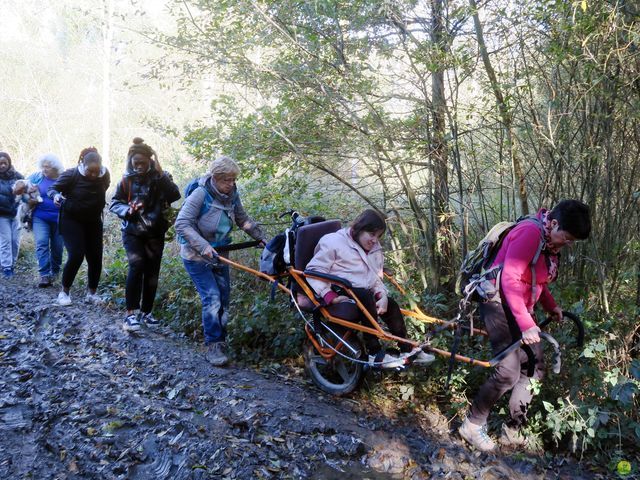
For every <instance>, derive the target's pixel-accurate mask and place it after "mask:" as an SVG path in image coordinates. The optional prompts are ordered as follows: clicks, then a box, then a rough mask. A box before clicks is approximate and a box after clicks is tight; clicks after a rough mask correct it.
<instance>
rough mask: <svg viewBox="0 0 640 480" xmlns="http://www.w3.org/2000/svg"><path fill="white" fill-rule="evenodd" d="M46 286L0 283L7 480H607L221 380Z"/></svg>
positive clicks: (162, 333)
mask: <svg viewBox="0 0 640 480" xmlns="http://www.w3.org/2000/svg"><path fill="white" fill-rule="evenodd" d="M32 284H33V279H32V278H31V276H29V277H27V276H26V275H24V274H20V275H18V276H17V277H15V278H14V279H12V280H9V281H7V280H0V307H1V310H0V311H1V317H0V371H1V372H2V375H1V376H0V392H1V393H0V478H2V479H22V478H37V479H74V478H96V479H154V480H157V479H159V480H162V479H201V478H202V479H204V478H226V479H254V478H258V479H259V478H263V479H271V478H273V479H280V478H295V479H297V478H300V479H302V478H304V479H307V478H316V479H332V478H336V479H337V478H340V479H359V478H369V479H396V478H410V479H422V478H450V479H469V478H478V479H494V478H495V479H498V478H505V479H507V478H508V479H513V478H531V479H538V478H559V477H560V478H595V477H593V476H590V475H588V474H579V473H577V472H578V471H579V470H578V469H577V467H576V465H571V464H568V463H566V462H565V463H563V462H557V461H556V460H546V461H543V460H542V459H540V458H538V459H535V458H534V459H531V458H523V457H522V456H518V457H511V456H509V455H504V454H498V455H486V454H482V455H480V454H477V453H474V452H470V451H469V450H467V449H466V448H465V447H464V446H463V445H462V443H461V441H460V440H459V439H458V438H457V436H456V435H455V434H454V433H451V432H450V430H449V429H450V427H449V425H448V424H447V422H446V421H445V420H444V419H437V418H436V419H434V421H433V422H431V424H430V425H421V426H417V425H415V423H416V422H409V421H407V422H404V424H403V422H402V421H397V419H396V420H394V421H392V420H391V419H388V418H385V417H384V416H381V415H380V414H379V413H375V412H373V409H371V408H367V405H366V404H364V402H361V401H359V400H358V401H356V400H353V399H336V398H331V397H328V396H326V395H323V394H322V393H321V392H320V391H319V390H317V389H316V388H315V387H313V386H312V385H310V384H309V382H308V381H307V379H305V378H294V379H293V380H285V379H282V378H280V376H278V375H276V374H272V373H268V372H267V373H265V372H259V371H254V370H251V369H248V368H243V367H241V366H239V365H230V366H228V367H226V368H215V367H211V366H209V365H208V364H207V363H206V362H205V361H204V358H203V356H202V352H201V351H200V346H199V345H197V344H194V343H193V342H192V341H190V340H187V339H185V338H182V337H181V336H180V335H177V334H175V333H174V332H172V331H170V330H169V329H160V330H158V331H148V330H144V331H143V332H142V333H141V334H140V335H138V336H130V335H127V334H125V333H124V332H123V331H122V330H121V328H120V320H121V317H122V313H123V312H122V311H120V310H117V309H114V308H111V307H110V306H108V305H102V306H95V305H88V304H84V303H81V302H80V301H78V300H77V299H78V298H81V295H80V292H76V291H72V297H73V298H74V299H76V300H75V303H74V304H72V305H71V306H68V307H58V306H55V305H54V304H53V301H54V299H55V296H56V294H57V289H51V288H50V289H44V290H42V289H37V288H35V287H33V286H32ZM516 458H517V459H516Z"/></svg>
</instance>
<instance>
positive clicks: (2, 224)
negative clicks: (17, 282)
mask: <svg viewBox="0 0 640 480" xmlns="http://www.w3.org/2000/svg"><path fill="white" fill-rule="evenodd" d="M23 178H24V177H23V176H22V175H21V174H20V173H18V172H16V170H15V169H14V168H13V166H12V165H11V157H10V156H9V154H8V153H6V152H0V267H2V275H3V277H4V278H6V279H9V278H11V277H13V274H14V267H15V264H16V260H17V259H18V252H19V250H20V225H19V222H18V219H17V217H16V216H17V214H18V203H17V202H16V192H15V191H14V184H15V182H16V181H17V180H21V179H23Z"/></svg>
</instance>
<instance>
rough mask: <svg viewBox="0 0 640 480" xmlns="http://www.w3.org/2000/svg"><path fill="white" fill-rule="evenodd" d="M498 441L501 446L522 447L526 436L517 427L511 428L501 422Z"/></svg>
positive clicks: (525, 441)
mask: <svg viewBox="0 0 640 480" xmlns="http://www.w3.org/2000/svg"><path fill="white" fill-rule="evenodd" d="M499 442H500V445H502V446H503V447H512V448H517V447H524V446H525V445H526V444H527V438H526V437H525V436H524V435H523V434H522V432H521V431H520V429H519V428H512V427H509V426H508V425H507V424H506V423H503V424H502V433H501V434H500V439H499Z"/></svg>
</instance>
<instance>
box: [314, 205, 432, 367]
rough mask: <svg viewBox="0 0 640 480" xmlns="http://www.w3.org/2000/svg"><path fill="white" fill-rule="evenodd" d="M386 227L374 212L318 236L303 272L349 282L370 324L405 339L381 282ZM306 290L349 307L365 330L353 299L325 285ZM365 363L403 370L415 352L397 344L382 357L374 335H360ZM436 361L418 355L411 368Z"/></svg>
mask: <svg viewBox="0 0 640 480" xmlns="http://www.w3.org/2000/svg"><path fill="white" fill-rule="evenodd" d="M386 229H387V225H386V222H385V219H384V217H383V216H382V215H381V214H380V213H378V212H376V211H375V210H371V209H369V210H365V211H364V212H362V213H360V215H358V217H357V218H356V219H355V220H354V221H353V223H352V224H351V226H350V227H346V228H343V229H341V230H338V231H337V232H334V233H329V234H328V235H325V236H323V237H322V238H321V239H320V241H319V242H318V245H317V246H316V249H315V251H314V255H313V258H312V259H311V261H310V262H309V263H308V264H307V266H306V270H313V271H315V272H318V273H324V274H329V275H334V276H336V277H340V278H344V279H345V280H349V281H350V282H351V284H352V285H353V286H354V288H353V293H354V294H355V295H356V296H357V297H358V299H359V300H360V302H361V303H362V304H363V305H364V306H365V307H366V309H367V310H368V312H369V313H370V314H371V316H372V317H373V318H374V319H375V318H378V316H379V317H380V318H382V319H383V320H384V322H385V323H386V324H387V326H388V327H389V331H390V332H391V333H392V334H393V335H395V336H398V337H404V338H406V337H407V327H406V325H405V323H404V319H403V318H402V313H401V312H400V307H399V306H398V304H397V302H396V301H395V300H394V299H393V298H390V297H389V295H388V292H387V289H386V287H385V286H384V284H383V282H382V275H383V265H384V255H383V253H382V246H381V245H380V239H381V238H382V236H383V235H384V233H385V231H386ZM307 281H308V283H309V285H311V287H312V288H313V289H314V290H315V292H316V293H317V294H318V296H319V297H321V298H323V299H324V301H325V303H326V304H327V305H336V304H339V303H350V304H351V305H352V306H353V310H354V312H356V315H357V316H358V318H359V322H360V323H362V324H363V325H366V326H370V322H369V320H368V319H367V318H366V317H365V316H364V314H362V312H360V310H359V309H358V307H357V306H356V305H355V304H354V303H352V302H353V300H352V299H350V298H349V297H347V296H346V295H341V294H340V293H337V292H336V291H335V290H333V289H332V287H331V284H330V283H329V282H325V281H322V280H318V279H315V278H309V279H308V280H307ZM363 339H364V342H365V346H366V348H367V353H368V354H369V363H370V364H371V365H373V366H376V367H382V368H397V367H402V366H403V365H404V363H405V362H404V357H406V356H407V355H409V354H413V353H415V352H413V351H412V348H411V346H410V345H409V344H406V343H402V342H398V347H399V348H400V352H401V355H400V356H399V357H398V356H394V355H391V354H389V353H386V352H385V351H384V350H383V349H382V346H381V345H380V341H379V340H378V338H377V337H376V336H375V335H371V334H369V333H364V334H363ZM434 360H435V357H434V356H433V355H431V354H429V353H425V352H423V351H420V352H419V353H418V354H417V355H415V359H414V361H413V363H415V364H422V365H427V364H429V363H431V362H433V361H434Z"/></svg>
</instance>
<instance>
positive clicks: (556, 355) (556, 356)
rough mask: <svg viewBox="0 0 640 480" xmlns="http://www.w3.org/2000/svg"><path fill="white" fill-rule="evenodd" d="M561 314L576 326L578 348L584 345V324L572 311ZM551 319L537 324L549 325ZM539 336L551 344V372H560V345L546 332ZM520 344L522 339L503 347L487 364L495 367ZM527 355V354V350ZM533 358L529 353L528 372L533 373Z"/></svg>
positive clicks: (541, 325)
mask: <svg viewBox="0 0 640 480" xmlns="http://www.w3.org/2000/svg"><path fill="white" fill-rule="evenodd" d="M562 316H563V317H567V318H570V319H571V320H573V323H574V324H575V326H576V328H577V330H578V334H577V336H576V345H577V346H578V348H582V346H583V345H584V325H583V324H582V322H581V321H580V318H579V317H578V316H577V315H575V314H574V313H571V312H567V311H564V310H563V311H562ZM551 321H552V320H551V317H547V318H545V319H544V320H543V321H542V322H540V325H539V326H540V328H542V327H545V326H547V325H549V323H551ZM540 338H542V339H544V340H546V341H547V342H549V343H550V344H551V346H552V347H553V365H552V368H553V372H554V373H559V372H560V366H561V353H560V345H559V344H558V342H557V341H556V339H555V338H553V337H552V336H551V335H549V334H548V333H545V332H540ZM522 345H523V343H522V339H520V340H518V341H516V342H514V343H512V344H511V345H509V346H508V347H507V348H505V349H504V350H502V351H501V352H500V353H498V354H497V355H496V356H495V357H493V358H492V359H491V360H489V364H490V365H491V366H492V367H495V366H496V365H497V364H499V363H500V362H501V361H502V360H504V358H505V357H506V356H507V355H509V354H510V353H511V352H513V351H515V350H517V349H518V348H520V347H521V346H522ZM527 355H529V353H528V352H527ZM533 360H534V359H533V358H531V355H529V364H530V368H529V373H530V374H533V371H532V369H533V366H532V361H533ZM529 376H531V375H529Z"/></svg>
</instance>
